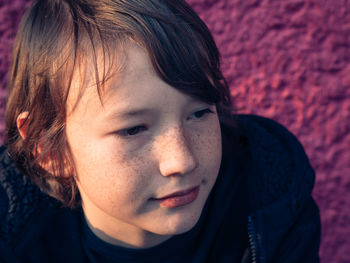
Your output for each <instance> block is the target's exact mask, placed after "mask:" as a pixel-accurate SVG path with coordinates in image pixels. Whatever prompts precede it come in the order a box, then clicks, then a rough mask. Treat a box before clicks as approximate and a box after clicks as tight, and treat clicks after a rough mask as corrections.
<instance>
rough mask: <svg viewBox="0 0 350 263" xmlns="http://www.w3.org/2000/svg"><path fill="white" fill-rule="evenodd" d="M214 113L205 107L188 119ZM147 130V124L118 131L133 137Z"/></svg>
mask: <svg viewBox="0 0 350 263" xmlns="http://www.w3.org/2000/svg"><path fill="white" fill-rule="evenodd" d="M212 113H214V111H212V110H211V109H209V108H207V109H203V110H199V111H196V112H194V113H192V114H191V115H190V116H189V117H188V118H187V120H189V119H194V120H200V119H203V118H204V117H205V116H206V115H208V114H212ZM198 115H199V116H198ZM145 130H147V127H146V126H145V125H137V126H135V127H131V128H127V129H123V130H120V131H118V132H116V133H117V134H118V135H120V136H122V137H133V136H136V135H138V134H139V133H140V132H143V131H145Z"/></svg>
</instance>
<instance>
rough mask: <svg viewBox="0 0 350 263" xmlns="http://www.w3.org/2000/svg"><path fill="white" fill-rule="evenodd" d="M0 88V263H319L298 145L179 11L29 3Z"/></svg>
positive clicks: (308, 177)
mask: <svg viewBox="0 0 350 263" xmlns="http://www.w3.org/2000/svg"><path fill="white" fill-rule="evenodd" d="M9 88H10V89H9V98H8V104H7V111H6V125H7V130H6V131H7V133H6V135H7V142H6V145H5V146H3V147H2V148H1V157H0V158H1V162H0V163H1V176H0V181H1V186H2V187H1V188H0V189H1V191H0V200H1V211H0V216H1V218H2V224H1V238H0V242H1V243H0V258H1V262H36V263H38V262H162V263H166V262H318V247H319V238H320V237H319V231H320V222H319V212H318V208H317V206H316V204H315V202H314V201H313V199H312V197H311V191H312V188H313V184H314V173H313V170H312V168H311V166H310V164H309V161H308V159H307V157H306V155H305V153H304V151H303V149H302V147H301V145H300V144H299V142H298V141H297V139H296V138H295V137H294V136H293V135H291V134H290V133H289V132H288V131H287V130H286V129H285V128H283V127H282V126H280V125H279V124H277V123H276V122H274V121H272V120H268V119H265V118H262V117H258V116H249V115H237V114H232V107H231V101H230V95H229V89H228V87H227V85H226V82H225V80H224V77H223V76H222V74H221V71H220V65H219V53H218V50H217V48H216V46H215V43H214V40H213V38H212V36H211V35H210V33H209V31H208V29H207V27H206V26H205V25H204V23H203V22H202V21H201V20H200V18H199V17H198V16H197V15H196V14H195V13H194V11H193V10H192V9H191V8H190V7H189V6H188V5H187V4H186V3H185V2H184V1H179V0H177V1H171V0H130V1H116V0H114V1H112V0H102V1H90V0H87V1H82V0H74V1H68V0H45V1H44V0H39V1H36V2H35V3H34V4H33V5H32V6H31V8H30V9H29V10H28V11H27V13H26V15H25V17H24V19H23V22H22V24H21V27H20V30H19V32H18V35H17V38H16V42H15V47H14V53H13V60H12V68H11V74H10V80H9Z"/></svg>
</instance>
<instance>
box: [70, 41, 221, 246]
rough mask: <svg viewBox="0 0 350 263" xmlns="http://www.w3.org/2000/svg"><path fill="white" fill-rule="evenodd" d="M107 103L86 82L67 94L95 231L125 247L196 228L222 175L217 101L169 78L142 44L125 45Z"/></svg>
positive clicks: (83, 189)
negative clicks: (167, 80) (202, 98)
mask: <svg viewBox="0 0 350 263" xmlns="http://www.w3.org/2000/svg"><path fill="white" fill-rule="evenodd" d="M125 55H126V64H125V68H124V70H123V72H122V73H121V74H119V75H118V76H115V77H114V78H112V79H110V80H109V82H108V83H107V87H106V91H105V92H104V94H103V105H102V104H101V101H100V99H99V96H98V94H97V91H96V89H95V88H88V89H87V91H86V92H85V93H84V94H83V96H82V97H81V99H80V100H79V103H78V104H77V107H76V108H74V110H73V111H72V110H69V105H71V104H74V102H73V100H75V98H74V96H70V97H69V98H68V112H69V114H68V115H67V123H66V135H67V139H68V142H69V144H70V147H71V150H72V154H73V157H74V161H75V165H76V169H77V178H78V179H77V185H78V188H79V191H80V194H81V197H82V202H83V210H84V213H85V217H86V218H87V220H88V222H89V225H90V227H91V229H92V230H93V232H94V233H95V234H96V235H97V236H99V237H100V238H102V239H103V240H105V241H107V242H109V243H112V244H117V245H121V246H126V247H143V248H146V247H151V246H154V245H157V244H159V243H161V242H163V241H165V240H167V239H168V238H170V237H171V236H173V235H176V234H180V233H184V232H186V231H188V230H190V229H191V228H192V227H193V226H194V225H195V224H196V223H197V221H198V219H199V217H200V215H201V212H202V209H203V206H204V204H205V202H206V200H207V198H208V195H209V193H210V191H211V189H212V187H213V185H214V183H215V180H216V178H217V175H218V172H219V168H220V162H221V132H220V125H219V120H218V116H217V113H216V107H215V106H213V105H208V104H206V103H204V102H202V101H199V100H195V99H193V98H191V97H190V96H188V95H185V94H183V93H180V92H179V91H177V90H176V89H174V88H172V87H171V86H169V85H167V84H166V83H165V82H163V81H162V80H161V79H160V78H159V77H158V76H157V75H156V73H155V72H154V70H153V68H152V66H151V62H150V60H149V58H148V55H147V53H146V52H145V51H143V49H141V48H140V47H137V46H136V45H131V44H130V46H129V47H128V48H127V49H126V54H125Z"/></svg>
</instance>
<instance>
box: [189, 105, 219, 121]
mask: <svg viewBox="0 0 350 263" xmlns="http://www.w3.org/2000/svg"><path fill="white" fill-rule="evenodd" d="M210 113H214V112H213V111H212V110H211V109H209V108H207V109H203V110H199V111H196V112H194V113H192V114H191V115H190V116H189V117H188V119H195V120H197V119H202V118H204V117H205V116H206V115H208V114H210Z"/></svg>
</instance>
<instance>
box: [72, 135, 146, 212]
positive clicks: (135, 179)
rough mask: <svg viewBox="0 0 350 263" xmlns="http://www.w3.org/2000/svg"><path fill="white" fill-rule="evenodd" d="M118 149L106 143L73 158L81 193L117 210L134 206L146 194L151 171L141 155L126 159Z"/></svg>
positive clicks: (126, 156)
mask: <svg viewBox="0 0 350 263" xmlns="http://www.w3.org/2000/svg"><path fill="white" fill-rule="evenodd" d="M117 148H118V147H114V146H113V144H111V143H110V142H109V143H107V144H106V145H105V146H104V147H101V146H100V147H96V145H94V147H93V145H92V146H90V147H87V148H85V150H84V151H82V150H80V151H79V152H78V153H77V154H76V159H77V160H76V164H77V165H76V166H77V170H78V171H77V172H78V181H79V185H80V187H81V188H82V189H83V191H84V192H85V193H86V194H87V195H89V197H90V198H93V199H95V200H96V201H98V202H101V203H102V202H107V203H110V204H111V203H113V204H115V205H116V206H117V205H120V204H123V203H124V202H128V203H130V202H137V200H138V197H140V196H143V195H144V194H146V193H147V192H146V191H145V190H146V189H147V174H149V173H150V169H151V167H150V162H149V161H147V160H145V159H144V158H141V157H140V156H142V155H137V156H130V155H126V154H125V153H124V154H123V153H122V152H121V151H118V150H116V149H117ZM143 156H147V155H146V154H144V155H143Z"/></svg>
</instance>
